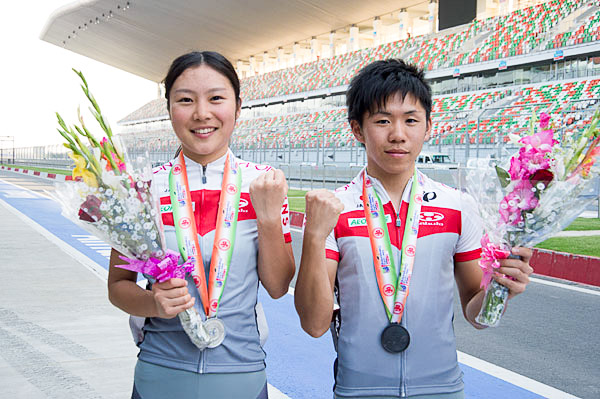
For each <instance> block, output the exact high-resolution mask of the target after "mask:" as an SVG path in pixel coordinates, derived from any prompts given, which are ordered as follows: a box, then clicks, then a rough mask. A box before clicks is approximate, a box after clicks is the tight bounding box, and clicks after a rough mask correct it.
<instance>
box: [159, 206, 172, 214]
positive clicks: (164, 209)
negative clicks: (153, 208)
mask: <svg viewBox="0 0 600 399" xmlns="http://www.w3.org/2000/svg"><path fill="white" fill-rule="evenodd" d="M166 212H173V206H172V205H171V204H168V205H161V206H160V213H166Z"/></svg>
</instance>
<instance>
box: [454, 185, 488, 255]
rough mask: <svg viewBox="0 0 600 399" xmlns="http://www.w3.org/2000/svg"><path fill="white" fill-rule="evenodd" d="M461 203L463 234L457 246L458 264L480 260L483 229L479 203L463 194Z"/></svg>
mask: <svg viewBox="0 0 600 399" xmlns="http://www.w3.org/2000/svg"><path fill="white" fill-rule="evenodd" d="M460 201H461V212H460V217H461V233H460V237H459V239H458V243H457V244H456V251H455V254H454V259H455V261H457V262H464V261H469V260H474V259H479V258H480V256H481V236H482V234H483V228H482V222H481V217H480V216H479V212H478V211H477V208H478V207H477V203H476V202H475V200H474V199H473V197H471V196H470V195H468V194H465V193H461V196H460Z"/></svg>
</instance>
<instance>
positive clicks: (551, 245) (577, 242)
mask: <svg viewBox="0 0 600 399" xmlns="http://www.w3.org/2000/svg"><path fill="white" fill-rule="evenodd" d="M599 243H600V236H581V237H552V238H549V239H547V240H546V241H544V242H541V243H539V244H538V245H536V248H542V249H550V250H552V251H559V252H567V253H570V254H578V255H587V256H596V257H599V258H600V245H598V244H599Z"/></svg>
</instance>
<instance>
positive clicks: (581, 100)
mask: <svg viewBox="0 0 600 399" xmlns="http://www.w3.org/2000/svg"><path fill="white" fill-rule="evenodd" d="M598 98H600V79H586V80H578V81H568V82H562V83H549V84H542V85H536V86H525V87H522V88H519V89H516V90H515V89H514V88H511V89H503V90H492V91H483V92H474V93H466V94H458V95H450V96H440V97H435V98H434V101H433V104H432V119H433V129H432V135H431V141H430V143H432V144H436V145H438V144H439V145H451V144H453V143H454V144H457V145H460V144H466V141H467V140H468V141H469V143H470V144H476V143H477V142H478V141H479V144H494V143H497V142H498V141H502V142H506V141H507V140H508V134H509V133H515V134H523V133H525V132H526V131H527V129H528V128H529V123H530V119H531V115H532V113H533V112H536V113H539V112H542V111H543V112H547V113H549V114H551V115H553V118H554V120H555V121H556V123H562V124H563V125H564V126H566V127H569V128H570V129H571V130H577V129H581V128H582V127H584V126H585V123H586V121H587V120H589V118H587V119H585V118H582V117H581V115H583V113H584V112H586V111H587V110H589V109H591V108H592V107H594V106H596V105H597V102H598V100H597V99H598ZM500 101H502V106H501V107H498V108H497V109H495V108H494V106H495V105H496V104H497V103H498V102H500ZM506 101H508V103H507V102H506ZM483 110H485V111H483ZM233 143H234V144H235V145H238V146H242V147H244V148H287V147H288V145H291V146H292V148H300V147H307V148H315V147H320V146H324V147H334V146H335V147H344V146H349V145H350V146H351V145H354V137H353V135H352V132H351V130H350V126H349V124H348V122H347V120H346V108H345V107H339V108H333V109H330V110H325V111H315V112H306V113H295V114H288V115H283V116H275V117H271V118H254V119H244V120H240V121H239V122H238V125H237V127H236V131H235V133H234V139H233Z"/></svg>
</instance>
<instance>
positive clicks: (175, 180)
mask: <svg viewBox="0 0 600 399" xmlns="http://www.w3.org/2000/svg"><path fill="white" fill-rule="evenodd" d="M241 188H242V172H241V170H240V167H239V165H238V163H237V162H236V161H235V160H234V161H233V162H232V161H231V153H230V152H228V153H227V158H225V167H224V170H223V183H222V184H221V198H220V200H219V210H218V213H217V224H216V231H215V239H214V242H213V248H212V254H211V258H210V271H209V278H208V280H209V282H208V286H207V283H206V274H205V270H204V263H203V261H202V254H201V252H200V244H199V242H198V232H197V229H196V222H195V218H194V211H193V209H192V200H191V195H190V185H189V182H188V177H187V171H186V167H185V158H184V156H183V152H181V153H180V154H179V156H178V158H177V159H176V160H175V161H174V164H173V167H172V168H171V171H170V172H169V191H170V194H171V204H172V207H173V220H174V221H175V223H174V224H175V233H176V235H177V246H178V247H179V253H180V254H181V256H182V257H183V259H184V260H186V261H187V260H188V259H190V258H191V259H193V260H194V271H193V272H192V278H193V279H194V284H195V285H196V289H197V290H198V293H199V294H200V299H201V301H202V305H203V306H204V313H205V314H206V316H207V317H216V315H217V310H218V309H219V303H220V301H221V296H222V295H223V290H224V289H225V283H226V281H227V275H228V274H229V266H230V264H231V256H232V254H233V245H234V243H235V231H236V228H237V219H238V211H239V204H240V193H241Z"/></svg>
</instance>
